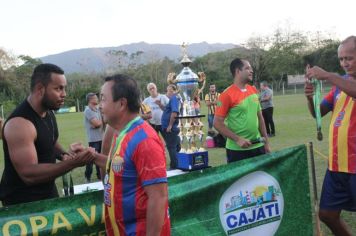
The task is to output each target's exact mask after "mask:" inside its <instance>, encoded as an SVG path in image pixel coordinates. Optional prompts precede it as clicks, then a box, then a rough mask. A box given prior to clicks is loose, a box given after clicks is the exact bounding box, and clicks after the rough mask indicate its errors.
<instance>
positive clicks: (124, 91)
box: [104, 74, 141, 112]
mask: <svg viewBox="0 0 356 236" xmlns="http://www.w3.org/2000/svg"><path fill="white" fill-rule="evenodd" d="M104 80H105V82H109V81H113V82H114V85H113V86H112V89H111V92H112V98H113V101H114V102H116V101H117V100H119V99H120V98H126V100H127V107H128V109H129V111H131V112H139V111H140V106H141V101H140V97H141V96H140V89H139V87H138V86H137V82H136V80H134V79H133V78H131V77H130V76H127V75H123V74H116V75H113V76H108V77H106V78H105V79H104Z"/></svg>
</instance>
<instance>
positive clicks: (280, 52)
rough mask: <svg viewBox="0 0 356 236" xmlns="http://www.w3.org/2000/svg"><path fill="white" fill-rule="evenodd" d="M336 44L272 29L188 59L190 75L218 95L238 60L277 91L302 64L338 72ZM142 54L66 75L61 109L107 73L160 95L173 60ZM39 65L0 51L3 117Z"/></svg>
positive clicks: (175, 67)
mask: <svg viewBox="0 0 356 236" xmlns="http://www.w3.org/2000/svg"><path fill="white" fill-rule="evenodd" d="M339 43H340V42H339V41H338V40H336V39H334V38H332V37H330V36H329V35H326V34H322V33H320V32H316V33H314V34H310V33H302V32H298V31H291V30H286V29H277V30H276V31H275V32H274V33H273V34H272V35H268V36H255V37H251V38H249V39H248V41H247V43H246V44H245V45H241V46H238V47H236V48H233V49H229V50H226V51H221V52H215V53H209V54H207V55H204V56H202V57H197V58H191V59H192V61H193V63H192V64H191V66H190V67H191V69H192V70H193V71H194V72H196V73H197V72H198V71H204V72H205V74H206V77H207V84H212V83H213V84H215V85H216V86H217V89H218V91H222V90H224V89H225V88H226V87H227V86H228V85H229V84H231V81H232V77H231V74H230V71H229V64H230V62H231V61H232V60H233V59H234V58H236V57H239V58H244V59H247V60H249V61H250V63H251V65H252V67H253V70H254V80H253V82H254V84H255V85H256V86H258V84H259V82H261V81H268V82H269V83H271V84H273V87H274V88H275V89H277V90H278V89H280V88H281V86H282V84H283V83H286V82H287V75H295V74H303V73H304V70H305V66H306V64H311V65H318V66H320V67H322V68H324V69H326V70H328V71H333V72H336V73H342V70H341V68H340V66H339V61H338V57H337V53H336V52H337V48H338V45H339ZM188 53H189V48H188ZM144 54H145V53H144V52H142V51H138V52H136V53H134V54H130V55H129V54H128V53H126V52H124V51H110V52H109V53H108V55H107V56H108V57H110V59H111V60H112V61H115V62H116V66H114V67H112V68H110V69H108V70H107V71H104V72H102V73H94V72H88V73H72V74H67V75H66V78H67V98H66V106H75V105H76V104H77V102H78V101H79V103H80V104H85V95H86V94H87V93H88V92H99V90H100V86H101V85H102V82H103V81H102V80H103V78H104V77H105V76H107V75H110V74H113V73H125V74H128V75H131V76H132V77H133V78H135V79H136V80H137V81H138V83H139V86H140V88H141V90H142V92H143V96H147V95H148V94H147V90H146V85H147V84H148V83H149V82H153V83H155V84H156V85H157V87H158V90H159V91H160V92H161V93H165V90H166V86H167V82H166V78H167V75H168V73H170V72H175V73H177V74H178V73H179V72H180V71H181V69H182V66H181V65H180V64H179V61H178V60H177V61H174V60H171V59H169V58H167V57H166V58H163V59H157V58H155V57H154V56H152V55H151V60H150V63H147V64H142V63H141V61H142V60H141V59H140V58H141V57H142V56H145V55H144ZM40 63H42V62H41V60H39V59H34V58H31V57H29V56H24V55H20V56H14V55H11V54H10V53H9V52H6V51H5V50H4V49H1V48H0V104H1V105H3V109H4V111H5V117H6V116H7V115H9V113H10V112H11V111H12V109H13V108H14V107H15V106H16V105H17V104H19V103H20V102H21V101H22V100H23V99H24V98H25V97H26V96H27V95H28V92H29V88H30V77H31V74H32V71H33V69H34V68H35V67H36V66H37V65H38V64H40ZM207 89H208V86H207V88H206V90H207ZM206 92H207V91H206Z"/></svg>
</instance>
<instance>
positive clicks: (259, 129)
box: [214, 58, 271, 163]
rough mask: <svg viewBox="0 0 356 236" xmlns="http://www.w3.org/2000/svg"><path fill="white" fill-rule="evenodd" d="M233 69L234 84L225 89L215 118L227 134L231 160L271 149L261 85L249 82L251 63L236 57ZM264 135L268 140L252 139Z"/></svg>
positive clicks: (219, 128)
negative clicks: (260, 94)
mask: <svg viewBox="0 0 356 236" xmlns="http://www.w3.org/2000/svg"><path fill="white" fill-rule="evenodd" d="M230 72H231V74H232V77H233V79H234V81H233V84H232V85H230V86H229V87H228V88H227V89H225V91H224V92H222V93H221V95H220V97H219V100H218V104H217V108H216V112H215V118H214V127H215V129H217V130H218V131H219V132H220V133H221V134H222V135H224V136H225V137H227V141H226V155H227V162H228V163H230V162H234V161H239V160H243V159H247V158H250V157H254V156H258V155H262V154H265V153H266V152H267V153H268V152H270V151H271V150H270V147H269V143H268V138H267V132H266V127H265V123H264V121H263V116H262V112H261V105H260V103H259V101H258V95H257V89H256V88H255V87H253V86H251V85H249V84H248V83H249V82H251V81H252V75H253V70H252V67H251V65H250V63H249V62H248V61H246V60H241V59H239V58H236V59H234V60H233V61H232V62H231V64H230ZM261 136H263V137H264V139H265V144H263V143H260V142H258V143H256V144H253V143H252V141H253V140H259V139H260V138H261Z"/></svg>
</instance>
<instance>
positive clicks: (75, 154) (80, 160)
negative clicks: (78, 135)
mask: <svg viewBox="0 0 356 236" xmlns="http://www.w3.org/2000/svg"><path fill="white" fill-rule="evenodd" d="M96 154H97V153H96V151H95V149H94V148H92V147H85V146H84V145H83V144H82V143H80V142H76V143H72V144H71V145H69V150H68V152H66V153H63V154H62V161H68V162H72V164H73V167H79V166H84V165H85V164H90V163H93V162H94V161H95V158H96Z"/></svg>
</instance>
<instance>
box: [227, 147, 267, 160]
mask: <svg viewBox="0 0 356 236" xmlns="http://www.w3.org/2000/svg"><path fill="white" fill-rule="evenodd" d="M263 154H266V149H265V146H262V147H258V148H255V149H250V150H244V151H237V150H231V149H226V156H227V163H230V162H234V161H241V160H244V159H247V158H251V157H255V156H259V155H263Z"/></svg>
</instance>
